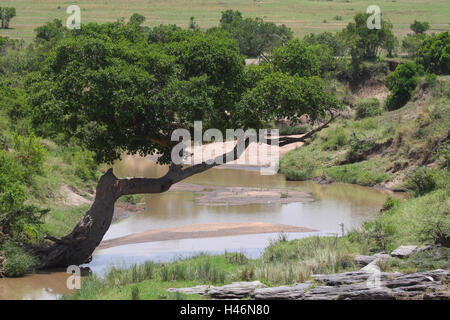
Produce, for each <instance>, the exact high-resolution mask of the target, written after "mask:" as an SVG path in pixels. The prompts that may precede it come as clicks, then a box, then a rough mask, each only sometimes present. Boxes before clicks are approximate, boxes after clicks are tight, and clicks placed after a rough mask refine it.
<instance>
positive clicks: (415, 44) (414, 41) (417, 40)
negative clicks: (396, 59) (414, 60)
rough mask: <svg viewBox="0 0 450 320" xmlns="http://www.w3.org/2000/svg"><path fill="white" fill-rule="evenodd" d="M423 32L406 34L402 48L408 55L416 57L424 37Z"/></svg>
mask: <svg viewBox="0 0 450 320" xmlns="http://www.w3.org/2000/svg"><path fill="white" fill-rule="evenodd" d="M426 37H427V36H426V35H424V34H414V35H411V34H408V35H406V37H405V38H404V39H403V41H402V49H403V50H404V51H405V52H407V53H408V55H409V56H410V57H416V55H417V52H418V50H419V48H420V47H421V46H422V43H423V41H424V40H425V39H426Z"/></svg>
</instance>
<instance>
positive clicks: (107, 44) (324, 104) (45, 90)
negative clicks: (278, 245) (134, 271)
mask: <svg viewBox="0 0 450 320" xmlns="http://www.w3.org/2000/svg"><path fill="white" fill-rule="evenodd" d="M157 28H161V27H157ZM164 30H165V31H164V32H169V33H172V34H170V35H167V36H166V37H164V39H165V40H163V41H153V42H152V41H149V40H148V39H149V37H148V36H147V35H146V34H145V31H142V28H137V27H136V26H135V25H133V24H125V23H123V22H117V23H108V24H101V25H99V24H88V25H86V26H83V27H82V29H81V30H75V31H72V32H71V33H70V34H69V35H67V36H65V37H64V38H63V39H61V40H60V41H58V42H57V44H56V45H55V46H54V47H53V48H52V50H51V51H50V52H49V55H48V58H47V60H46V62H45V63H44V64H43V66H42V69H41V71H40V72H38V73H35V74H33V75H32V76H31V77H30V79H29V91H30V97H31V98H30V101H31V103H32V106H33V113H34V118H35V120H36V121H38V122H41V123H43V122H45V123H46V124H48V128H49V130H53V131H54V132H58V133H64V134H65V135H66V136H67V137H68V138H69V137H71V138H73V137H76V138H77V139H79V141H80V143H82V145H83V146H84V147H85V148H87V149H89V150H92V151H94V152H95V154H96V157H97V160H98V162H99V163H113V162H114V161H115V160H117V159H120V156H121V155H122V154H124V153H128V154H140V155H141V156H147V155H156V154H157V155H159V158H158V161H159V163H162V164H168V165H170V169H169V170H168V172H167V174H166V175H164V176H162V177H159V178H154V179H149V178H132V179H119V178H117V177H116V176H115V175H114V173H113V170H112V169H110V170H108V171H107V172H106V173H105V174H104V175H103V176H102V177H101V178H100V180H99V182H98V186H97V190H96V195H95V200H94V202H93V204H92V206H91V208H90V209H89V211H87V212H86V214H85V215H84V217H83V218H82V219H81V221H80V222H79V223H78V224H77V225H76V227H75V228H74V229H73V231H72V232H71V233H70V234H68V235H66V236H64V237H63V238H61V239H57V238H54V237H51V236H48V237H47V239H48V240H49V241H48V243H47V244H46V245H43V246H40V247H37V248H34V250H33V253H34V254H35V255H36V256H37V258H38V259H39V261H40V264H39V266H38V268H49V267H64V266H67V265H72V264H82V263H85V262H87V261H89V259H90V257H91V254H92V252H93V251H94V250H95V248H96V247H97V246H98V245H99V243H100V242H101V240H102V238H103V236H104V234H105V233H106V231H107V230H108V228H109V226H110V224H111V220H112V217H113V213H114V204H115V202H116V200H117V199H118V198H119V197H121V196H124V195H133V194H149V193H161V192H165V191H167V190H168V189H169V188H170V187H171V186H172V185H173V184H175V183H177V182H179V181H181V180H183V179H185V178H187V177H190V176H192V175H194V174H197V173H200V172H203V171H205V170H208V169H210V168H212V167H214V166H215V165H217V163H206V162H203V163H199V164H195V165H191V166H182V165H175V164H174V163H172V162H171V158H170V155H171V150H172V148H173V147H174V146H175V145H176V144H177V143H178V142H176V141H171V135H172V132H173V131H174V130H175V129H178V128H186V129H189V130H192V127H193V123H194V121H196V120H201V121H202V122H203V129H204V130H206V129H208V128H217V129H219V130H223V131H224V130H225V129H239V128H241V129H244V130H246V129H248V128H254V129H259V128H264V127H267V125H268V123H269V121H271V120H273V119H274V118H287V119H291V120H292V121H296V120H297V119H298V118H299V117H300V116H301V115H302V114H305V113H307V114H309V115H311V116H312V118H317V117H321V118H322V119H331V118H333V117H332V116H331V117H328V116H327V114H328V112H329V111H330V110H333V109H335V108H337V107H339V106H340V103H339V102H338V101H337V100H336V99H335V98H334V97H333V96H332V95H330V94H328V93H327V92H326V86H325V85H324V83H323V81H322V80H321V79H320V78H318V77H309V78H304V77H300V76H298V75H295V76H292V75H289V74H287V73H283V72H280V71H277V70H274V69H273V68H272V67H271V66H270V65H266V66H261V67H259V66H253V67H251V68H249V69H246V68H245V66H244V60H243V57H242V56H241V55H240V53H239V48H238V46H237V43H236V42H235V41H234V40H232V39H229V38H227V36H226V35H220V33H218V34H214V35H211V34H205V33H202V32H201V31H199V30H179V29H177V28H164ZM169 39H170V40H169ZM329 121H331V120H326V121H324V122H322V124H321V125H320V126H318V127H317V128H315V129H314V130H312V131H311V132H310V133H308V134H307V135H306V137H310V136H311V135H312V134H313V133H314V132H316V131H317V130H320V129H321V128H323V127H325V126H326V125H327V124H328V123H329ZM301 140H302V139H301V138H297V139H292V138H289V139H280V145H284V144H288V143H291V142H296V141H301ZM248 144H249V143H248V138H247V140H246V143H245V145H246V146H248ZM242 151H243V150H239V148H236V147H235V148H234V149H233V150H231V151H229V152H228V153H229V154H228V155H232V157H231V158H233V159H236V158H237V157H239V156H240V153H242ZM219 157H220V158H223V159H224V161H223V162H224V163H225V162H226V160H227V159H230V158H227V157H226V154H224V155H223V156H221V155H219V156H218V157H217V158H219Z"/></svg>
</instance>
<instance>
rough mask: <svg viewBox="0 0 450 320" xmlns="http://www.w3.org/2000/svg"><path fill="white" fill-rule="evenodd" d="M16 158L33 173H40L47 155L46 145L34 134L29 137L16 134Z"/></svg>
mask: <svg viewBox="0 0 450 320" xmlns="http://www.w3.org/2000/svg"><path fill="white" fill-rule="evenodd" d="M14 153H15V155H16V158H17V159H19V161H20V162H21V163H22V164H23V165H24V166H25V167H27V168H28V170H29V171H31V172H32V173H40V172H41V171H42V167H43V165H44V161H45V158H46V155H47V151H46V150H45V147H44V146H43V145H42V144H41V143H40V142H39V139H38V138H36V136H35V135H34V134H30V135H29V136H28V137H23V136H20V135H15V136H14Z"/></svg>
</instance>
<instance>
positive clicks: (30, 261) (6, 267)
mask: <svg viewBox="0 0 450 320" xmlns="http://www.w3.org/2000/svg"><path fill="white" fill-rule="evenodd" d="M2 251H3V254H4V256H5V261H4V262H3V272H4V273H5V275H6V276H7V277H21V276H23V275H25V274H26V273H27V272H29V271H30V270H31V269H32V267H33V266H34V265H35V264H36V260H35V258H33V257H32V256H30V255H29V254H27V253H26V252H25V251H24V250H23V249H22V248H20V247H18V246H17V245H16V244H14V243H13V242H11V241H6V242H5V243H4V244H3V247H2Z"/></svg>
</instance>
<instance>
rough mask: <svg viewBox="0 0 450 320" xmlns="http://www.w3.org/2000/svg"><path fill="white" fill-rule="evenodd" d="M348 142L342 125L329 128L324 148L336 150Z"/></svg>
mask: <svg viewBox="0 0 450 320" xmlns="http://www.w3.org/2000/svg"><path fill="white" fill-rule="evenodd" d="M347 142H348V135H347V132H346V131H345V130H344V128H342V127H337V126H336V127H334V128H330V129H329V130H328V131H327V133H326V136H325V144H324V147H323V148H324V150H337V149H339V148H340V147H343V146H345V145H346V144H347Z"/></svg>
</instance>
